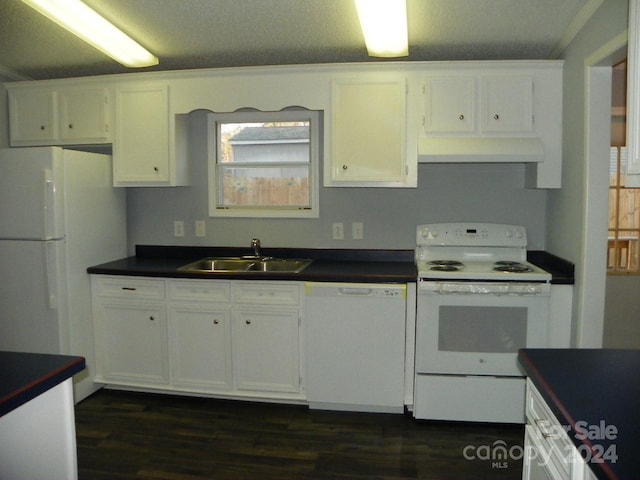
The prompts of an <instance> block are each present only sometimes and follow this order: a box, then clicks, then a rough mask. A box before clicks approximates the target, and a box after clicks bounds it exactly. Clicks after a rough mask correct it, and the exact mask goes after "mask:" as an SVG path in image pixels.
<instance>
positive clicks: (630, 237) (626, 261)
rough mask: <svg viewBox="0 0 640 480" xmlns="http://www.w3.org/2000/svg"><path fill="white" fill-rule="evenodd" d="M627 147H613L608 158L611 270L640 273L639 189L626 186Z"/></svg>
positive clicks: (608, 260)
mask: <svg viewBox="0 0 640 480" xmlns="http://www.w3.org/2000/svg"><path fill="white" fill-rule="evenodd" d="M626 162H627V149H626V147H617V146H615V147H611V153H610V158H609V165H610V169H609V177H610V181H609V242H608V251H607V270H608V271H609V273H640V267H639V265H638V243H639V240H640V189H638V188H628V187H626V186H625V174H624V172H625V171H626Z"/></svg>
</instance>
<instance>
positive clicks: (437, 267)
mask: <svg viewBox="0 0 640 480" xmlns="http://www.w3.org/2000/svg"><path fill="white" fill-rule="evenodd" d="M427 265H431V267H430V268H429V270H433V271H436V272H457V271H459V270H461V269H462V267H463V266H464V264H463V263H462V262H459V261H458V260H431V261H430V262H427Z"/></svg>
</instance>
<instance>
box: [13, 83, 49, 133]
mask: <svg viewBox="0 0 640 480" xmlns="http://www.w3.org/2000/svg"><path fill="white" fill-rule="evenodd" d="M56 98H57V96H56V92H55V91H53V90H51V89H38V90H31V89H28V90H9V115H10V122H9V130H10V134H9V135H10V141H11V145H12V146H18V145H48V144H51V143H53V142H54V141H55V140H56V138H57V136H58V122H57V118H56V107H55V104H56Z"/></svg>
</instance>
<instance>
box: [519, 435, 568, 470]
mask: <svg viewBox="0 0 640 480" xmlns="http://www.w3.org/2000/svg"><path fill="white" fill-rule="evenodd" d="M548 457H549V452H548V451H547V450H546V449H545V448H544V445H542V443H541V442H539V441H538V439H537V438H536V435H535V433H534V431H533V427H531V425H527V426H526V427H525V435H524V458H523V459H522V480H557V479H559V478H566V477H563V476H562V475H561V474H560V472H558V471H557V470H556V468H555V467H554V466H553V464H552V463H551V462H549V461H548Z"/></svg>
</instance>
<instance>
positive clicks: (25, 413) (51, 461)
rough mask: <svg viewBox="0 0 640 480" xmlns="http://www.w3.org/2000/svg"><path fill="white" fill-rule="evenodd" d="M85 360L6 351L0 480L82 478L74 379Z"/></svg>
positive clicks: (2, 355) (1, 372)
mask: <svg viewBox="0 0 640 480" xmlns="http://www.w3.org/2000/svg"><path fill="white" fill-rule="evenodd" d="M84 368H85V359H84V358H83V357H74V356H66V355H48V354H38V353H18V352H0V478H11V479H12V480H21V479H25V480H26V479H29V480H37V479H43V480H44V479H51V478H65V479H74V478H77V470H78V467H77V460H76V437H75V422H74V411H73V388H72V383H71V377H72V376H73V375H74V374H76V373H78V372H80V371H82V370H83V369H84Z"/></svg>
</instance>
